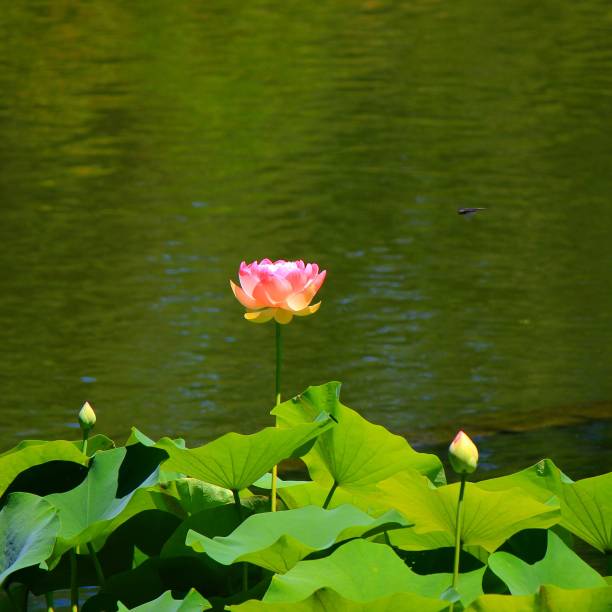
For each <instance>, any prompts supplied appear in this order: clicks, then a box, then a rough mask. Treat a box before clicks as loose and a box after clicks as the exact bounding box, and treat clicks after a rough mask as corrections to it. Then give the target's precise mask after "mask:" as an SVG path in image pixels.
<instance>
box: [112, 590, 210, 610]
mask: <svg viewBox="0 0 612 612" xmlns="http://www.w3.org/2000/svg"><path fill="white" fill-rule="evenodd" d="M211 607H212V606H211V605H210V603H209V602H208V601H207V600H206V599H204V597H202V596H201V595H200V594H199V593H198V592H197V591H195V590H192V591H189V593H187V595H186V596H185V597H184V599H178V600H177V599H174V598H173V597H172V593H171V592H170V591H166V592H165V593H163V594H162V595H160V596H159V597H158V598H157V599H155V600H153V601H150V602H148V603H145V604H141V605H140V606H136V607H135V608H126V607H125V606H124V605H123V604H122V603H121V602H119V612H125V611H127V610H137V611H138V612H200V611H201V610H210V609H211Z"/></svg>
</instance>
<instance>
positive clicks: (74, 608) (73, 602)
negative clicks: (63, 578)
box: [70, 548, 79, 612]
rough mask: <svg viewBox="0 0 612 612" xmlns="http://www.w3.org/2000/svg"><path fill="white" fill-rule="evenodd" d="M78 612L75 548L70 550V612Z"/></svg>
mask: <svg viewBox="0 0 612 612" xmlns="http://www.w3.org/2000/svg"><path fill="white" fill-rule="evenodd" d="M78 610H79V585H78V582H77V554H76V548H71V549H70V612H78Z"/></svg>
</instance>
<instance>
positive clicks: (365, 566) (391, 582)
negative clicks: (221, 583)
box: [263, 539, 486, 605]
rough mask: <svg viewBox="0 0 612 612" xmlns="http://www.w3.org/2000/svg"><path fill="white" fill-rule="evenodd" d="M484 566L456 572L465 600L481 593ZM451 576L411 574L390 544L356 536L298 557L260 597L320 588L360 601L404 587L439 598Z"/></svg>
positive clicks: (276, 598) (293, 597) (286, 597)
mask: <svg viewBox="0 0 612 612" xmlns="http://www.w3.org/2000/svg"><path fill="white" fill-rule="evenodd" d="M485 569H486V568H485V567H482V568H481V569H479V570H476V571H474V572H468V573H465V574H461V575H460V579H459V584H458V585H457V591H458V592H459V593H460V594H461V601H462V603H463V604H464V605H467V604H468V603H470V602H471V601H472V600H474V599H476V597H478V596H479V595H481V594H482V586H481V585H482V577H483V575H484V572H485ZM451 582H452V575H451V574H430V575H428V576H421V575H419V574H415V573H414V572H412V571H411V570H410V569H409V568H408V566H406V565H405V564H404V562H403V561H402V560H401V559H400V558H399V557H398V556H397V555H396V554H395V553H394V552H393V550H392V549H391V548H390V547H389V546H386V545H384V544H374V543H372V542H368V541H366V540H359V539H357V540H352V541H350V542H348V543H347V544H344V545H343V546H340V548H338V549H337V550H335V551H334V552H333V553H332V554H331V555H329V556H328V557H324V558H322V559H316V560H310V561H300V562H299V563H297V564H296V565H295V566H294V567H293V568H292V569H290V570H289V571H288V572H287V573H286V574H282V575H280V574H276V575H275V576H274V577H273V578H272V582H271V583H270V587H269V588H268V590H267V591H266V594H265V595H264V598H263V601H266V602H275V603H276V602H284V603H288V602H299V601H303V600H304V599H307V598H308V597H310V596H311V595H312V594H313V593H315V592H316V591H318V590H319V589H323V588H326V589H331V590H333V591H335V592H336V593H338V594H339V595H340V596H342V597H345V598H346V599H349V600H352V601H355V602H362V603H365V602H371V601H374V600H376V599H379V598H382V597H388V596H389V595H393V594H395V593H408V592H409V593H416V594H417V595H421V596H424V597H431V598H433V599H438V598H440V596H441V595H442V593H443V592H444V591H446V589H448V587H449V586H450V585H451Z"/></svg>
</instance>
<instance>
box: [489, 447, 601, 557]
mask: <svg viewBox="0 0 612 612" xmlns="http://www.w3.org/2000/svg"><path fill="white" fill-rule="evenodd" d="M508 485H510V486H520V487H521V488H523V489H525V490H526V491H528V492H529V493H530V494H532V495H533V496H534V497H536V498H538V499H541V500H546V498H547V497H549V498H550V496H551V495H554V496H555V497H556V498H557V500H558V503H560V505H561V521H560V523H561V525H562V526H563V527H565V528H566V529H568V530H569V531H571V532H572V533H574V534H575V535H577V536H578V537H579V538H582V539H583V540H584V541H585V542H588V543H589V544H591V545H592V546H594V547H595V548H597V549H598V550H600V551H601V552H610V551H612V472H610V473H607V474H602V475H600V476H594V477H593V478H585V479H584V480H578V481H577V482H572V481H571V480H570V479H569V478H568V477H567V476H565V474H563V472H561V471H560V470H559V469H558V468H557V467H556V466H555V465H554V463H553V462H552V461H550V460H549V459H546V460H543V461H540V462H539V463H537V464H536V465H534V466H532V467H531V468H528V469H527V470H523V471H522V472H518V473H516V474H511V475H509V476H504V477H502V478H494V479H491V480H485V481H482V482H479V483H478V486H479V487H481V488H485V489H488V490H502V489H504V488H505V487H507V486H508Z"/></svg>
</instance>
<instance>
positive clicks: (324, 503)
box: [323, 480, 338, 510]
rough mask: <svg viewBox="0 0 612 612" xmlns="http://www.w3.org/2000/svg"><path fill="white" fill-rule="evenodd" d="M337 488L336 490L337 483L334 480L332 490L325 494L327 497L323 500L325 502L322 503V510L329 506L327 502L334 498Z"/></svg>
mask: <svg viewBox="0 0 612 612" xmlns="http://www.w3.org/2000/svg"><path fill="white" fill-rule="evenodd" d="M337 488H338V483H337V482H336V481H335V480H334V484H333V485H332V488H331V489H330V490H329V493H328V494H327V497H326V498H325V501H324V502H323V510H327V506H329V502H330V501H331V499H332V497H333V496H334V493H335V492H336V489H337Z"/></svg>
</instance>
